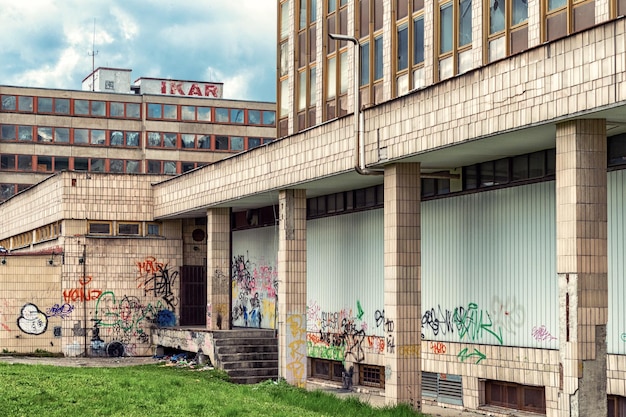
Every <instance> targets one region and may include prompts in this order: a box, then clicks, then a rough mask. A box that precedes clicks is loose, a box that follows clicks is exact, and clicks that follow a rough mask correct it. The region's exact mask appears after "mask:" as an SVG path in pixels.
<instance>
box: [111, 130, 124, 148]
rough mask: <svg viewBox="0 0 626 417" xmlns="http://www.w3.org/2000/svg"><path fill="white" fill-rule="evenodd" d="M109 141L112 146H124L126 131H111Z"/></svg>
mask: <svg viewBox="0 0 626 417" xmlns="http://www.w3.org/2000/svg"><path fill="white" fill-rule="evenodd" d="M109 143H110V144H111V146H124V132H120V131H114V132H111V137H110V139H109Z"/></svg>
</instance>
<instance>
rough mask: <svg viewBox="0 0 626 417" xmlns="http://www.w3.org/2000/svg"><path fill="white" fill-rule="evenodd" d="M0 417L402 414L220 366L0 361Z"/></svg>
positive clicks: (398, 409) (409, 412)
mask: <svg viewBox="0 0 626 417" xmlns="http://www.w3.org/2000/svg"><path fill="white" fill-rule="evenodd" d="M0 393H1V394H0V416H3V417H9V416H25V417H33V416H45V417H56V416H59V417H71V416H81V417H86V416H123V417H135V416H136V417H140V416H141V417H146V416H158V417H168V416H171V417H181V416H224V417H225V416H232V417H236V416H237V417H238V416H272V417H283V416H284V417H288V416H289V417H290V416H294V417H295V416H341V417H351V416H354V417H368V416H377V417H378V416H382V417H385V416H388V417H392V416H406V417H409V416H410V417H415V416H421V414H418V413H414V412H413V411H412V410H411V409H410V408H409V407H406V406H399V407H386V408H383V409H380V408H378V409H374V408H371V407H370V406H369V405H368V404H364V403H362V402H360V401H359V400H358V399H356V398H349V399H347V400H342V399H339V398H337V397H335V396H333V395H331V394H328V393H324V392H321V391H313V392H309V391H306V390H304V389H298V388H295V387H292V386H290V385H288V384H286V383H284V382H281V383H275V382H272V381H266V382H264V383H260V384H257V385H236V384H231V383H229V382H228V381H227V377H226V376H225V374H223V373H222V372H221V371H217V370H210V371H194V370H191V369H189V368H176V367H166V366H163V365H144V366H133V367H117V368H70V367H61V366H48V365H20V364H3V363H0Z"/></svg>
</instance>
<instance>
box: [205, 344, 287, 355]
mask: <svg viewBox="0 0 626 417" xmlns="http://www.w3.org/2000/svg"><path fill="white" fill-rule="evenodd" d="M215 352H216V353H217V354H218V355H232V354H235V353H255V352H260V353H274V352H278V346H276V345H244V346H219V345H216V347H215Z"/></svg>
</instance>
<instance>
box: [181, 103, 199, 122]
mask: <svg viewBox="0 0 626 417" xmlns="http://www.w3.org/2000/svg"><path fill="white" fill-rule="evenodd" d="M180 116H181V118H182V119H183V120H190V121H193V120H196V106H181V108H180Z"/></svg>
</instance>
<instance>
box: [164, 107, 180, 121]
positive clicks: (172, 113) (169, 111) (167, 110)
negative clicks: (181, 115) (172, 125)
mask: <svg viewBox="0 0 626 417" xmlns="http://www.w3.org/2000/svg"><path fill="white" fill-rule="evenodd" d="M176 113H177V112H176V105H174V104H164V105H163V118H164V119H172V120H176V119H177V118H178V115H177V114H176Z"/></svg>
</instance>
